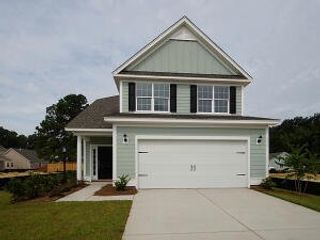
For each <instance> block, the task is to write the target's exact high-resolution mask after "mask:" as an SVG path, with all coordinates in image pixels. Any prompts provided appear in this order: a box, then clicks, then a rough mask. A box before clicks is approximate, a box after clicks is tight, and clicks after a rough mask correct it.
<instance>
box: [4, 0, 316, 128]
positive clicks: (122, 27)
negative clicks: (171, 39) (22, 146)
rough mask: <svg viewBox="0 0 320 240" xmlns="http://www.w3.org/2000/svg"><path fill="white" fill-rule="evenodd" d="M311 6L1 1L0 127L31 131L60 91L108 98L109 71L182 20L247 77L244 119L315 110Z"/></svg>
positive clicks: (111, 89) (250, 0) (112, 90)
mask: <svg viewBox="0 0 320 240" xmlns="http://www.w3.org/2000/svg"><path fill="white" fill-rule="evenodd" d="M319 7H320V4H319V2H318V1H308V3H306V2H305V1H302V0H300V1H299V0H296V1H269V0H268V1H254V0H248V1H236V0H234V1H205V0H203V1H199V0H194V1H191V0H188V1H182V0H178V1H169V0H163V1H147V0H139V1H104V0H96V1H85V0H82V1H80V0H74V1H63V0H61V1H49V0H45V1H43V0H41V1H40V0H39V1H1V2H0V15H1V21H0V50H1V54H0V89H1V90H0V103H1V104H0V125H4V127H7V128H10V129H14V130H17V131H18V132H21V133H32V132H33V130H34V127H35V126H36V125H37V124H38V123H39V122H40V121H41V120H42V119H43V117H44V113H45V108H46V107H47V106H49V105H51V104H53V103H55V102H56V101H57V100H58V99H59V98H61V97H63V96H64V95H66V94H68V93H82V94H84V95H85V96H87V97H88V99H89V100H90V101H93V100H94V99H96V98H99V97H103V96H108V95H112V94H115V93H116V92H117V91H116V87H115V85H114V83H113V80H112V76H111V72H112V70H114V69H115V68H116V67H117V66H118V65H119V64H121V63H122V62H123V61H125V60H126V59H127V58H129V57H130V56H131V55H132V54H134V53H135V52H136V51H137V50H138V49H140V48H141V47H142V46H144V45H145V44H146V43H147V42H148V41H150V40H152V39H153V38H154V37H155V36H157V35H158V34H159V33H160V32H162V31H163V30H164V29H165V28H166V27H168V26H169V25H171V24H172V23H174V22H175V21H176V20H177V19H179V18H180V17H181V16H182V15H187V16H189V17H190V18H191V20H193V21H194V22H195V23H196V24H197V25H198V26H199V27H200V28H201V29H203V30H204V32H206V33H207V34H208V35H209V36H210V37H211V38H212V39H213V40H214V41H216V42H217V43H218V44H219V45H220V46H221V47H222V48H223V49H224V50H225V51H226V52H227V53H229V54H230V55H231V56H232V57H234V58H235V59H236V60H237V61H238V62H239V63H240V65H242V66H243V67H244V68H245V69H246V70H248V71H249V72H250V73H251V74H252V75H253V77H254V82H253V84H252V85H251V86H249V87H248V88H247V90H246V106H245V107H246V109H245V110H246V111H245V112H246V113H247V114H250V115H259V116H266V117H277V118H284V117H292V116H295V115H300V114H302V115H308V114H312V113H313V112H317V111H319V109H320V95H319V94H318V93H317V89H319V87H320V86H319V85H320V79H319V78H320V76H319V75H320V66H319V62H320V50H319V47H318V45H319V39H320V29H319V28H318V26H317V25H318V22H319V20H320V15H319V14H318V12H319Z"/></svg>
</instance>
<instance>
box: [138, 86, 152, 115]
mask: <svg viewBox="0 0 320 240" xmlns="http://www.w3.org/2000/svg"><path fill="white" fill-rule="evenodd" d="M136 97H137V110H138V111H151V109H152V106H151V105H152V84H151V83H137V85H136Z"/></svg>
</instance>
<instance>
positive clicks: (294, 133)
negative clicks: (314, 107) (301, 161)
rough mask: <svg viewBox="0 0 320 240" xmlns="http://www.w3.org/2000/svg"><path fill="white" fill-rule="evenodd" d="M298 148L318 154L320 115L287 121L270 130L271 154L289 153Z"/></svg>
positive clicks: (319, 151) (319, 146)
mask: <svg viewBox="0 0 320 240" xmlns="http://www.w3.org/2000/svg"><path fill="white" fill-rule="evenodd" d="M300 146H305V148H306V149H308V151H310V152H312V153H314V154H320V113H317V114H314V115H313V116H311V117H305V118H303V117H295V118H293V119H287V120H284V121H283V122H282V124H281V125H280V126H277V127H275V128H271V129H270V151H271V152H290V151H291V148H292V147H295V148H299V147H300Z"/></svg>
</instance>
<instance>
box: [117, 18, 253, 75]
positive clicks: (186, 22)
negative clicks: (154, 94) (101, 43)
mask: <svg viewBox="0 0 320 240" xmlns="http://www.w3.org/2000/svg"><path fill="white" fill-rule="evenodd" d="M180 27H186V28H187V29H188V30H190V31H191V33H193V34H194V35H195V36H196V37H198V38H199V40H201V41H203V42H204V43H205V44H206V45H208V47H210V48H212V49H213V50H214V51H216V52H217V53H218V54H220V55H221V56H222V57H224V58H225V60H226V61H227V62H228V63H229V64H231V65H232V66H233V67H234V68H235V69H237V70H238V71H239V72H240V73H241V74H243V75H244V76H245V77H246V78H247V79H249V80H251V79H252V77H251V76H250V75H249V74H248V73H247V72H246V71H245V70H244V69H243V68H242V67H241V66H240V65H239V64H237V63H236V62H235V61H234V60H233V59H232V58H231V57H230V56H229V55H228V54H227V53H225V52H224V51H223V50H222V49H221V48H220V47H219V46H218V45H217V44H216V43H214V42H213V41H212V40H211V39H210V38H209V37H208V36H207V35H205V34H204V33H203V32H202V31H201V30H200V29H199V28H198V27H197V26H196V25H195V24H194V23H192V22H191V21H190V19H188V18H187V17H186V16H183V17H182V18H181V19H180V20H178V21H177V22H176V23H175V24H173V25H171V26H170V27H169V28H167V29H166V30H165V31H164V32H163V33H161V34H160V35H159V36H158V37H156V38H155V39H154V40H153V41H151V42H149V43H148V44H147V45H146V46H145V47H143V48H142V49H141V50H140V51H138V52H137V53H136V54H135V55H133V56H132V57H131V58H129V59H128V60H127V61H126V62H124V63H123V64H122V65H120V66H119V67H118V68H117V69H115V70H114V71H113V75H114V76H116V75H117V74H119V73H120V72H121V71H122V70H124V69H125V68H126V67H128V66H129V65H131V64H132V63H134V62H136V61H137V60H138V59H139V58H141V57H142V56H143V55H144V54H146V53H147V52H148V51H149V50H150V49H151V48H153V47H154V46H155V45H156V44H159V43H160V42H161V41H163V39H165V38H167V37H170V34H172V33H174V32H175V31H176V30H177V29H179V28H180Z"/></svg>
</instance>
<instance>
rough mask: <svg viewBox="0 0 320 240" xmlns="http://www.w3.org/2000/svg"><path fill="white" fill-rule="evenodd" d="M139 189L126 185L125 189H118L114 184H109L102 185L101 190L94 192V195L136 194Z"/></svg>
mask: <svg viewBox="0 0 320 240" xmlns="http://www.w3.org/2000/svg"><path fill="white" fill-rule="evenodd" d="M137 192H138V191H137V189H136V188H135V187H133V186H129V187H126V189H125V190H124V191H117V190H116V188H115V187H114V186H112V185H107V186H104V187H102V188H101V189H100V190H98V191H96V192H95V193H94V196H118V195H134V194H136V193H137Z"/></svg>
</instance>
